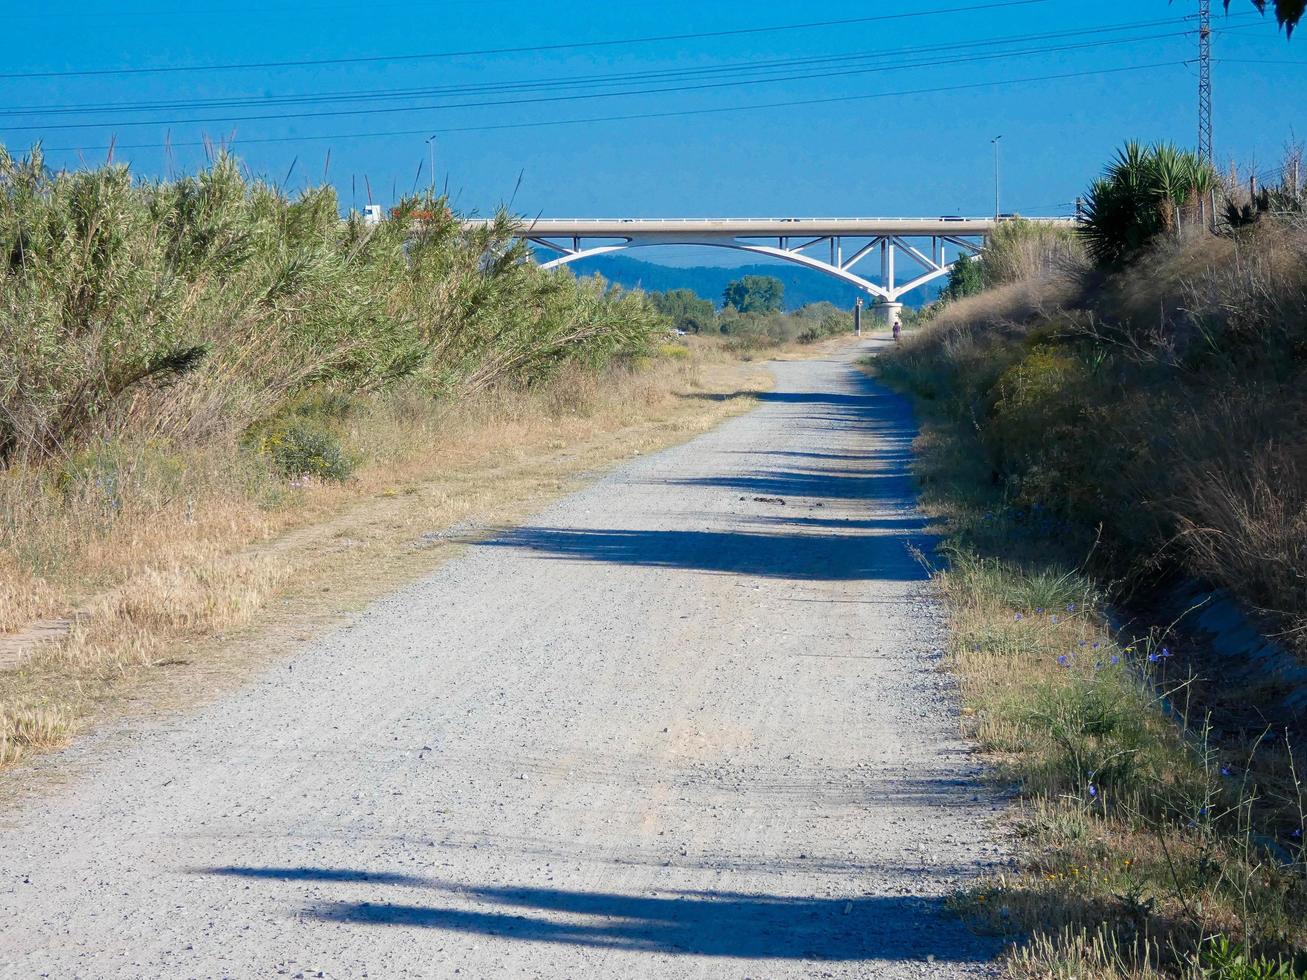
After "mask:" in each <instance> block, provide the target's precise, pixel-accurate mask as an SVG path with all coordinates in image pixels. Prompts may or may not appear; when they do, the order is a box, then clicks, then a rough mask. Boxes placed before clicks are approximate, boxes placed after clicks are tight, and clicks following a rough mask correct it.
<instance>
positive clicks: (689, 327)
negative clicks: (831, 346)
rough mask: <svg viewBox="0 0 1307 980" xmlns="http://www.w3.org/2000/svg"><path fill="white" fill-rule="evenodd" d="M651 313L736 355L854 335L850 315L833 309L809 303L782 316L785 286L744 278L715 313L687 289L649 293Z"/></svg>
mask: <svg viewBox="0 0 1307 980" xmlns="http://www.w3.org/2000/svg"><path fill="white" fill-rule="evenodd" d="M649 295H650V299H651V300H652V302H653V305H654V307H655V308H656V309H657V310H659V311H660V312H662V313H663V314H664V315H666V316H667V317H668V318H669V319H670V320H671V321H672V324H673V326H675V327H676V328H677V329H679V330H685V331H686V332H688V333H702V334H721V335H723V336H725V337H726V338H727V340H726V346H727V348H728V349H729V350H731V351H734V352H736V353H746V354H747V353H753V352H761V351H764V350H767V349H770V348H774V347H779V346H782V345H784V344H790V343H799V344H811V343H815V342H816V341H818V340H822V339H824V338H826V337H831V336H834V335H836V334H840V333H849V332H851V331H852V330H853V313H852V311H850V310H842V309H840V308H839V307H837V306H836V305H835V304H833V303H827V302H821V303H808V304H807V305H805V306H802V307H800V308H799V309H797V310H792V311H783V310H782V309H781V301H782V298H783V296H784V285H783V284H782V283H781V281H780V280H779V279H774V278H772V277H770V276H754V275H748V276H743V277H741V278H740V279H737V280H734V281H733V282H731V283H730V285H729V286H727V288H726V290H725V293H724V295H723V304H722V308H721V309H720V310H717V309H715V308H714V307H713V305H712V303H711V302H709V301H708V300H706V299H701V298H700V297H699V296H698V295H697V294H696V293H694V292H693V291H692V290H689V289H671V290H668V291H667V292H663V293H650V294H649Z"/></svg>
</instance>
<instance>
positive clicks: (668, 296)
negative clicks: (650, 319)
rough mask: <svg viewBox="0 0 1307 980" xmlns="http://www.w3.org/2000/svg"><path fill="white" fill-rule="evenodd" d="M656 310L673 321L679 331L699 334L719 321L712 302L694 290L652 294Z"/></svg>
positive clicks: (673, 290)
mask: <svg viewBox="0 0 1307 980" xmlns="http://www.w3.org/2000/svg"><path fill="white" fill-rule="evenodd" d="M650 296H651V298H652V299H653V304H654V308H655V309H656V310H657V311H658V312H659V313H661V314H663V315H664V316H666V317H669V318H670V319H671V321H672V326H674V327H675V328H676V329H677V330H689V331H690V332H692V333H699V332H700V331H701V330H706V329H708V328H709V327H711V326H712V325H713V323H714V321H715V320H716V319H717V311H716V310H715V309H713V304H712V300H707V299H704V298H703V297H701V296H700V295H699V294H698V293H696V292H695V291H694V290H693V289H669V290H667V292H665V293H650Z"/></svg>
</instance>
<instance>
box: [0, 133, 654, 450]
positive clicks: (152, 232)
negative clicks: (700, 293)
mask: <svg viewBox="0 0 1307 980" xmlns="http://www.w3.org/2000/svg"><path fill="white" fill-rule="evenodd" d="M338 211H339V206H338V202H337V200H336V197H335V194H334V192H333V191H332V189H331V188H329V187H322V188H317V189H313V190H309V191H306V192H305V193H303V194H301V195H299V196H298V197H295V198H293V199H292V198H290V197H287V196H286V195H284V194H282V193H280V192H279V191H278V190H277V189H276V188H274V187H272V186H270V185H268V184H265V183H262V182H258V181H250V180H247V179H246V178H245V177H244V176H243V175H242V172H241V169H240V167H239V165H238V164H237V162H236V161H235V160H233V159H231V158H229V157H226V156H220V157H218V158H217V159H216V160H215V161H214V163H213V165H212V166H211V167H210V168H209V169H208V170H206V171H204V172H202V173H199V174H197V175H195V176H192V177H184V178H181V179H178V180H172V181H163V182H145V181H140V180H136V179H134V178H133V177H132V175H131V173H130V172H129V171H128V170H127V168H125V167H121V166H104V167H101V168H98V169H94V170H80V171H61V172H58V173H52V172H50V171H49V170H48V169H47V168H46V167H45V166H44V164H43V161H42V158H41V155H40V152H39V150H35V151H33V153H32V155H31V156H30V157H28V158H26V159H17V158H15V157H13V156H11V155H10V154H9V153H7V152H5V151H4V150H3V149H0V281H3V284H4V288H3V290H0V462H12V461H14V460H16V459H24V460H27V461H35V460H41V459H58V458H62V457H65V456H67V455H68V454H69V453H71V452H73V451H75V450H76V449H77V448H78V447H79V446H82V445H85V444H87V443H88V442H90V441H94V440H104V439H112V438H117V437H122V436H126V435H131V434H136V435H144V436H148V437H150V438H162V439H166V440H173V441H180V442H193V441H195V440H198V439H206V438H215V437H216V438H228V439H231V438H234V437H236V436H237V435H239V434H240V433H241V432H243V431H244V430H246V429H247V428H248V427H249V426H251V425H253V424H255V423H257V422H259V421H260V420H262V419H266V418H267V417H269V416H271V415H273V414H275V413H276V412H277V411H278V410H279V409H280V407H281V406H283V405H285V404H286V403H287V402H288V401H289V400H291V399H293V398H295V397H297V396H299V395H301V394H303V393H304V392H306V391H310V390H332V391H346V392H375V391H378V390H381V389H383V388H387V387H389V386H393V385H395V384H396V383H399V382H404V383H406V384H409V385H412V386H414V387H417V388H420V389H422V390H425V391H427V392H428V393H429V394H430V395H431V396H433V397H440V396H450V395H453V394H457V393H460V392H462V393H465V392H468V391H472V390H476V389H479V388H482V387H485V386H487V385H491V384H501V383H510V384H526V385H529V384H532V383H534V382H536V381H538V380H540V379H542V378H546V377H548V376H549V375H550V374H551V373H552V372H556V371H557V370H558V369H559V368H560V366H562V365H563V364H566V363H569V362H577V363H582V364H585V365H589V366H592V367H597V366H601V365H602V364H604V363H606V362H607V361H609V360H611V359H612V358H614V357H621V356H627V355H632V354H638V353H640V352H641V351H643V350H644V349H645V348H646V347H647V345H648V343H649V341H650V338H651V337H653V336H654V335H655V333H656V332H657V331H658V330H659V329H660V328H661V327H662V324H663V322H664V321H663V320H662V318H661V317H660V316H659V315H658V314H657V313H656V312H655V311H654V310H653V308H652V307H651V306H650V305H649V303H648V301H647V300H646V299H645V298H644V297H643V296H642V295H641V294H634V293H618V292H615V291H611V290H608V289H606V288H605V287H604V285H603V284H602V283H600V282H597V281H577V280H575V279H571V278H569V277H566V276H553V275H549V274H547V273H542V272H540V271H539V270H538V269H536V268H535V267H533V266H532V265H531V264H530V263H528V262H526V261H525V257H526V256H525V252H524V249H523V247H522V246H521V244H520V243H518V242H516V241H515V239H514V238H513V235H512V232H513V224H512V222H511V221H510V220H509V219H508V218H507V216H505V215H501V216H500V217H499V218H498V219H497V220H496V221H495V222H494V223H492V225H491V227H489V228H488V229H486V230H483V231H467V230H465V229H463V228H462V227H461V226H460V224H459V223H458V221H457V220H456V218H455V217H454V215H453V214H452V213H451V212H450V211H449V209H448V208H447V207H445V206H444V202H443V201H411V202H403V203H402V204H401V205H400V206H399V207H398V208H397V209H396V211H395V213H396V214H398V215H399V217H393V218H391V219H390V220H387V221H384V222H382V223H381V224H380V225H378V226H376V227H369V226H366V225H364V224H363V223H362V222H361V221H360V220H357V219H351V220H349V221H346V222H342V221H341V220H340V217H339V213H338ZM413 211H420V212H421V213H423V214H424V215H427V217H426V218H425V219H424V220H422V221H420V222H417V223H414V222H413V221H411V220H410V219H409V217H408V215H409V214H410V213H412V212H413Z"/></svg>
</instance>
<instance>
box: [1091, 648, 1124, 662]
mask: <svg viewBox="0 0 1307 980" xmlns="http://www.w3.org/2000/svg"><path fill="white" fill-rule="evenodd" d="M1094 646H1098V644H1097V643H1095V644H1094ZM1120 662H1121V658H1120V657H1118V656H1117V655H1116V654H1115V653H1114V654H1112V660H1111V663H1112V666H1113V667H1115V666H1116V665H1117V664H1119V663H1120Z"/></svg>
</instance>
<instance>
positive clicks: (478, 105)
mask: <svg viewBox="0 0 1307 980" xmlns="http://www.w3.org/2000/svg"><path fill="white" fill-rule="evenodd" d="M1186 33H1188V32H1174V33H1171V34H1162V35H1154V36H1153V37H1145V38H1137V39H1132V40H1154V39H1156V38H1158V37H1179V36H1183V35H1184V34H1186ZM1119 43H1122V42H1121V40H1120V39H1117V40H1114V41H1096V42H1085V43H1081V44H1078V45H1064V46H1062V47H1061V48H1058V47H1053V48H1050V47H1038V48H1027V49H1025V50H1021V51H1010V52H1002V53H997V54H979V55H971V56H969V57H965V58H956V57H954V58H949V59H946V60H934V61H916V62H900V63H897V64H892V65H876V66H872V67H868V68H855V69H845V70H842V71H829V70H826V71H821V72H810V73H806V74H789V75H773V76H770V77H765V78H745V79H733V80H728V81H713V82H703V83H700V84H697V85H671V86H662V87H658V88H640V89H626V90H622V91H615V92H587V93H582V94H574V95H542V96H536V97H533V98H521V99H499V100H482V101H474V102H448V103H442V104H433V105H419V106H411V105H409V106H380V107H371V108H357V109H329V110H324V111H320V112H290V113H270V114H264V115H251V116H208V117H202V118H174V119H133V120H125V121H122V122H117V123H104V122H80V123H50V124H36V123H31V124H26V125H22V126H7V127H5V129H7V130H8V131H10V132H31V131H33V130H41V131H49V130H68V129H100V128H104V127H106V126H117V127H120V128H125V127H128V126H131V127H139V126H167V125H195V124H200V125H203V124H206V123H224V124H226V123H234V122H279V121H284V120H290V119H296V120H298V119H321V118H333V117H338V116H359V115H380V114H383V113H385V114H389V113H395V112H426V111H440V110H448V109H486V108H499V107H518V106H531V105H544V104H551V103H559V102H578V101H586V100H595V99H613V98H628V97H631V96H639V95H666V94H674V93H682V92H702V91H711V90H715V89H725V88H738V87H739V86H742V85H756V84H760V83H774V82H793V81H807V80H811V79H818V78H820V79H827V78H834V77H850V76H854V75H868V74H875V73H878V72H886V71H907V70H913V69H918V68H934V67H939V66H942V65H957V64H967V63H973V62H978V61H992V60H994V59H996V58H1010V57H1024V56H1027V55H1044V54H1048V53H1049V52H1050V51H1059V50H1074V49H1077V48H1085V47H1100V46H1103V45H1105V44H1119Z"/></svg>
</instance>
